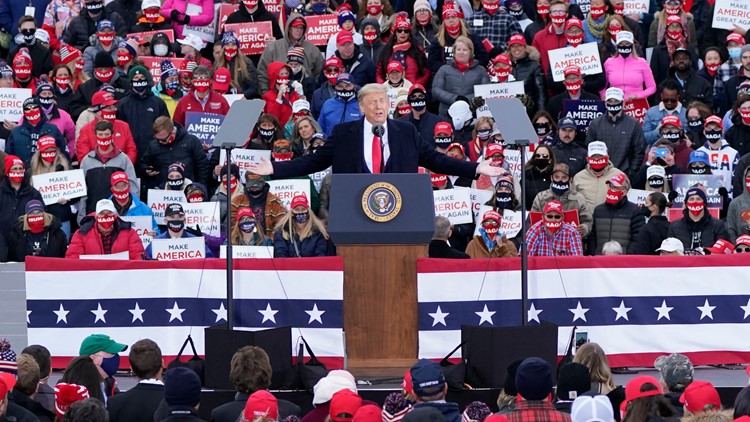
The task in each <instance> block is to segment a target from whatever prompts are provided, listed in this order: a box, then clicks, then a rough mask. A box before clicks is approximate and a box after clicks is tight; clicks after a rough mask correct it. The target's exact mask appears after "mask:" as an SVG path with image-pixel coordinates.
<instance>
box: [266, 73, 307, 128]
mask: <svg viewBox="0 0 750 422" xmlns="http://www.w3.org/2000/svg"><path fill="white" fill-rule="evenodd" d="M291 74H292V70H291V68H290V67H289V66H288V65H286V64H284V63H282V62H273V63H271V64H269V65H268V76H269V78H270V79H271V80H272V81H273V87H272V89H271V90H269V91H267V92H266V93H265V94H263V100H264V101H265V102H266V105H265V107H264V108H263V112H264V113H268V114H272V115H274V116H276V117H277V118H278V120H279V123H280V124H282V125H285V124H286V123H287V122H288V121H289V119H291V117H292V104H293V103H294V102H295V101H297V100H298V99H299V98H300V91H301V90H302V85H301V84H300V83H299V82H296V81H295V82H296V83H294V82H292V81H291V80H290V76H291Z"/></svg>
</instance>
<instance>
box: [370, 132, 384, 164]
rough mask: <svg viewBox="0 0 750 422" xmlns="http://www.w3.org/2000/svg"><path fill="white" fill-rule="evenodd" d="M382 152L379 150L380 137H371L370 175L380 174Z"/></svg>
mask: <svg viewBox="0 0 750 422" xmlns="http://www.w3.org/2000/svg"><path fill="white" fill-rule="evenodd" d="M382 155H383V151H381V150H380V136H378V135H373V137H372V174H378V173H380V169H381V165H382V164H381V163H382V162H383V156H382Z"/></svg>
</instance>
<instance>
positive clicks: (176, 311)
mask: <svg viewBox="0 0 750 422" xmlns="http://www.w3.org/2000/svg"><path fill="white" fill-rule="evenodd" d="M165 311H167V312H169V322H172V321H174V320H176V319H179V320H180V322H185V321H183V320H182V313H183V312H185V310H184V309H181V308H180V307H179V306H177V301H175V302H174V306H172V309H169V308H167V309H165Z"/></svg>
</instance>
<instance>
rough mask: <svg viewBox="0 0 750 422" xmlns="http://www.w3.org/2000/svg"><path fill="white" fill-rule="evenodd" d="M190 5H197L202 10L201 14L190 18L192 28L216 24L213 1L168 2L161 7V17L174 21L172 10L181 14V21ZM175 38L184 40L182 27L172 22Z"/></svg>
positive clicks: (169, 0) (182, 0) (181, 0)
mask: <svg viewBox="0 0 750 422" xmlns="http://www.w3.org/2000/svg"><path fill="white" fill-rule="evenodd" d="M188 5H195V6H197V7H199V8H200V9H201V12H200V14H198V15H196V16H191V17H190V23H188V25H191V26H206V25H212V24H213V23H214V2H213V1H212V0H167V1H165V2H164V4H163V5H162V6H161V15H162V16H164V17H165V18H167V19H172V16H171V15H172V10H176V11H177V12H179V19H182V18H183V15H184V14H185V13H186V12H187V8H188ZM172 27H173V28H174V32H175V36H176V37H177V38H182V27H183V26H182V25H180V24H178V23H177V22H172Z"/></svg>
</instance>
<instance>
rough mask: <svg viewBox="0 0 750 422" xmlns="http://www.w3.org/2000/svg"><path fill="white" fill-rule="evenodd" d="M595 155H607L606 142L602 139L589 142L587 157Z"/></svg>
mask: <svg viewBox="0 0 750 422" xmlns="http://www.w3.org/2000/svg"><path fill="white" fill-rule="evenodd" d="M595 155H609V152H607V144H605V143H604V142H602V141H594V142H592V143H590V144H589V157H593V156H595Z"/></svg>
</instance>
